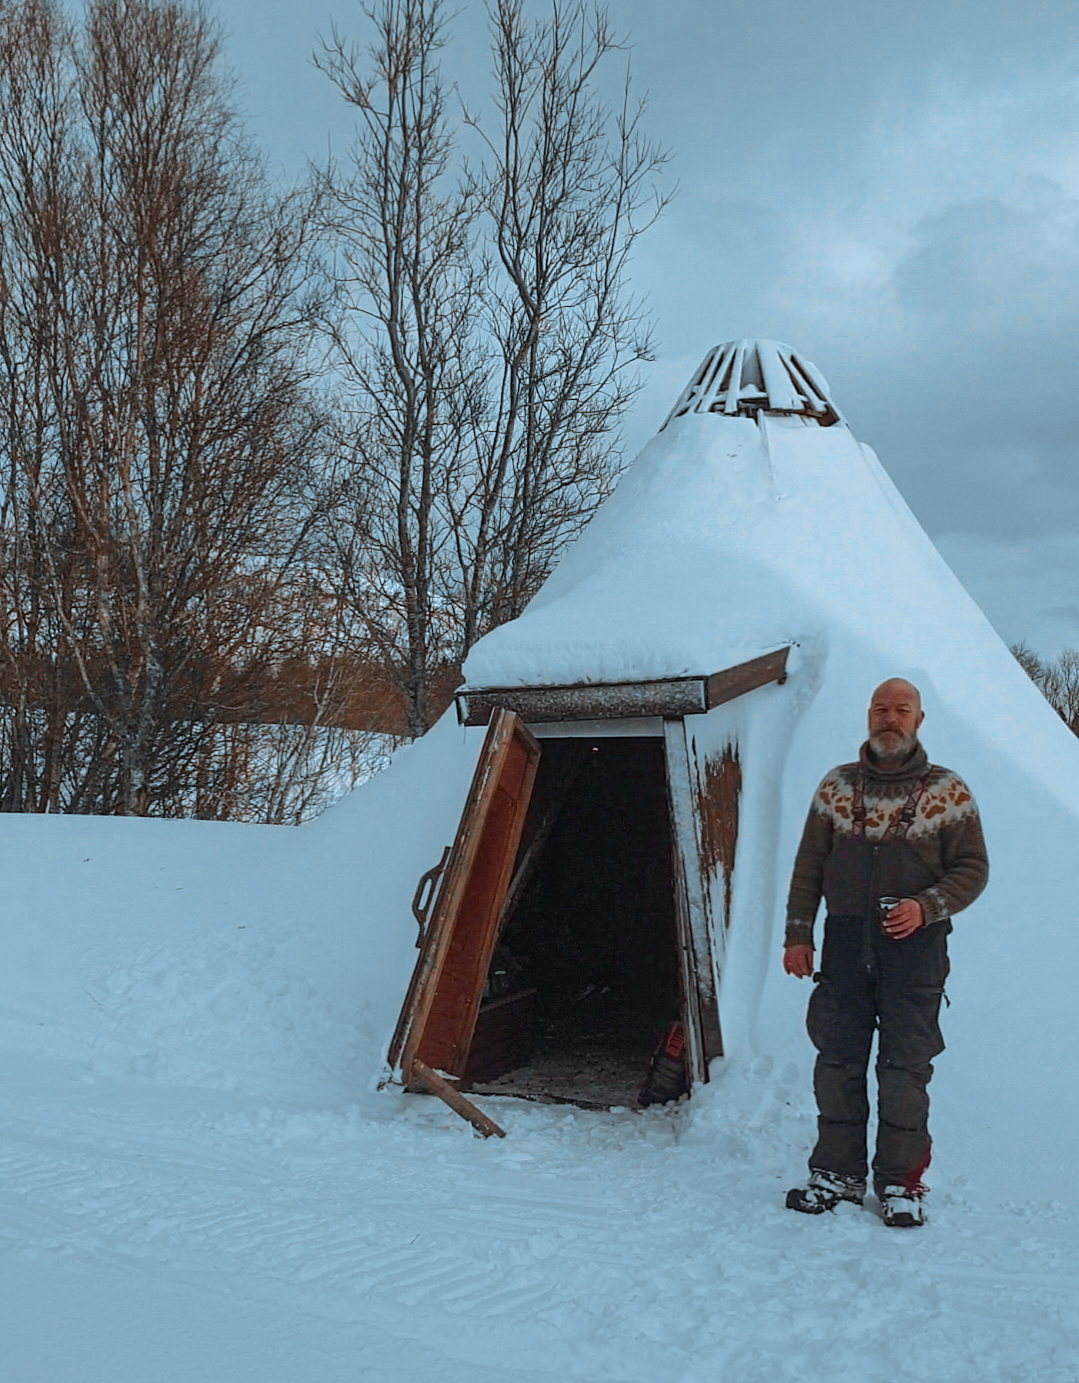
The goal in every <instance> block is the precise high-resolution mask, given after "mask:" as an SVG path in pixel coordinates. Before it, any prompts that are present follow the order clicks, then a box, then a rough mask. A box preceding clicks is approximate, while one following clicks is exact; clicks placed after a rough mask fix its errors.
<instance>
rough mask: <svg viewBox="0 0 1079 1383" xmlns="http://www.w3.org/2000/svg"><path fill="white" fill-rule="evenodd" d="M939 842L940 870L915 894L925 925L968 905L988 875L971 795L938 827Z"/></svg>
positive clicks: (985, 853)
mask: <svg viewBox="0 0 1079 1383" xmlns="http://www.w3.org/2000/svg"><path fill="white" fill-rule="evenodd" d="M957 781H958V783H959V786H960V787H961V788H962V789H963V791H964V792H965V793H967V795H968V796H969V795H970V789H969V788H967V786H966V784H965V783H963V782H962V780H957ZM940 844H941V863H942V864H943V865H944V873H943V874H942V875H941V876H940V878H939V879H938V880H937V882H936V883H935V884H934V885H933V886H932V888H927V889H925V891H924V892H922V893H919V894H918V895H917V898H918V902H919V903H921V905H922V912H923V913H924V915H925V922H926V926H930V925H932V923H934V922H943V921H944V920H945V919H946V918H949V917H954V916H955V914H956V913H957V912H961V911H962V910H963V909H964V908H966V907H969V906H970V904H971V903H973V902H974V900H975V898H977V896H978V894H979V893H981V891H982V889H983V888H985V885H986V882H987V880H988V878H989V855H988V853H987V851H986V848H985V838H984V837H983V835H982V823H981V818H980V817H979V815H978V808H977V807H976V806H975V805H974V798H973V797H970V808H969V810H968V811H966V812H964V814H963V815H962V816H961V817H959V819H958V820H957V821H952V822H949V823H948V824H947V825H945V826H944V827H943V828H942V830H941V842H940Z"/></svg>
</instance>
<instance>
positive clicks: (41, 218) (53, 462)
mask: <svg viewBox="0 0 1079 1383" xmlns="http://www.w3.org/2000/svg"><path fill="white" fill-rule="evenodd" d="M229 100H230V96H229V88H228V85H227V83H226V82H225V81H224V79H223V78H222V76H221V74H220V67H219V50H218V34H217V28H216V26H215V24H213V23H212V22H211V21H210V20H208V19H207V18H206V17H205V15H204V14H203V13H202V12H201V11H199V10H197V9H186V8H184V7H183V6H182V5H181V4H179V3H173V2H172V0H92V3H91V4H90V5H89V6H88V8H87V11H86V17H85V26H84V28H83V29H82V31H76V30H75V29H74V28H73V26H71V25H70V24H69V23H68V22H67V21H66V20H65V19H64V18H63V17H62V15H61V14H60V12H59V11H58V10H57V9H56V8H55V7H54V6H53V5H51V4H49V3H47V0H20V3H12V4H6V5H4V6H3V7H2V8H0V458H2V461H3V467H4V491H3V499H2V509H0V657H2V659H3V663H2V667H0V691H2V692H3V694H4V706H3V710H2V712H0V733H2V736H3V740H4V742H5V743H4V748H5V750H6V754H5V762H4V780H3V784H2V803H0V804H2V806H3V807H4V808H5V809H7V810H38V811H41V810H72V811H97V812H101V811H105V812H119V813H147V812H157V813H166V814H179V813H187V812H192V811H193V812H195V813H196V814H198V815H206V816H211V815H222V814H228V813H229V812H230V811H236V810H238V806H237V804H238V802H239V799H240V797H241V796H243V794H244V793H246V794H247V800H248V801H250V787H249V785H250V780H251V775H252V772H253V771H254V769H253V765H254V766H255V767H257V768H259V769H260V771H261V768H262V766H263V764H264V756H265V753H266V749H265V745H266V736H265V735H264V736H263V737H262V741H261V747H260V743H259V740H258V737H257V736H256V737H252V735H251V734H250V733H247V732H245V730H244V729H243V724H242V723H243V722H244V720H245V718H246V719H248V720H255V719H258V717H259V715H260V714H261V712H262V711H263V709H264V696H265V687H266V685H267V681H268V679H269V678H270V677H271V676H272V673H273V669H274V668H275V667H276V666H278V665H279V664H280V662H281V660H282V659H286V658H289V657H297V656H303V655H304V654H305V653H306V652H307V651H308V650H309V649H310V648H311V644H310V643H309V642H306V643H305V639H308V638H309V637H310V635H311V628H310V618H309V616H308V613H307V612H309V611H310V610H311V609H312V608H318V602H317V601H315V602H313V599H312V592H311V579H310V572H309V568H308V567H307V565H306V555H307V547H308V545H309V542H310V538H311V535H312V533H313V529H314V526H315V523H316V520H317V509H316V508H315V507H313V506H312V504H311V500H310V497H311V496H312V495H313V494H315V493H316V488H317V487H316V485H315V484H314V483H313V477H312V475H311V473H310V472H311V468H312V465H313V463H314V461H315V459H316V458H317V456H318V454H319V452H320V449H321V440H320V439H321V438H322V437H323V435H324V433H325V432H326V420H325V417H324V416H323V413H322V411H321V410H320V409H319V408H318V407H316V405H315V402H314V401H313V398H312V395H311V393H310V390H309V383H310V377H311V369H310V366H309V363H308V358H307V352H308V338H309V334H310V322H311V320H312V319H313V316H314V311H315V303H314V302H313V301H312V299H311V296H310V295H311V291H312V284H313V283H314V281H315V280H314V260H313V257H312V244H313V234H314V231H313V227H314V224H315V223H314V208H313V204H312V201H311V199H310V197H309V196H307V194H305V193H303V192H301V191H293V192H286V193H284V194H279V193H277V192H274V191H272V190H271V189H270V185H269V183H268V180H267V178H266V176H265V174H264V172H263V169H262V167H261V165H260V163H259V161H258V159H257V158H256V157H255V155H254V154H253V152H252V151H251V149H250V147H249V146H248V144H247V143H246V142H245V139H244V137H243V134H242V132H241V131H240V129H239V127H238V125H237V122H236V119H235V117H234V115H233V112H232V110H231V107H230V104H229ZM334 619H336V615H335V614H333V612H330V613H329V614H327V616H326V619H325V621H324V625H325V627H327V628H328V627H330V626H332V624H333V621H334ZM316 647H317V648H318V649H319V652H320V653H321V652H324V651H325V645H324V644H323V645H318V644H316ZM245 775H246V777H245ZM245 784H246V785H247V786H245ZM279 798H280V794H278V799H279ZM275 810H281V808H280V803H279V805H278V808H275Z"/></svg>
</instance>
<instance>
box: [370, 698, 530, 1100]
mask: <svg viewBox="0 0 1079 1383" xmlns="http://www.w3.org/2000/svg"><path fill="white" fill-rule="evenodd" d="M539 752H540V751H539V745H538V744H537V743H536V741H535V739H534V738H533V737H532V735H531V734H530V733H529V731H528V728H527V726H525V724H524V722H523V721H521V720H520V718H519V717H518V716H516V715H515V714H514V713H513V712H512V711H505V710H500V711H498V712H496V714H495V715H494V716H493V717H492V720H491V724H490V728H489V729H488V731H487V738H486V740H485V742H484V746H483V750H482V752H481V753H480V758H479V763H478V764H477V766H476V772H475V775H474V777H473V780H472V786H471V788H470V789H469V794H468V799H467V801H466V803H465V809H464V812H463V813H462V816H461V824H460V826H459V827H458V830H457V836H456V839H455V840H454V843H453V848H452V850H451V852H450V858H449V861H448V863H447V865H446V870H445V873H444V874H443V877H442V885H441V888H440V889H439V893H438V897H437V899H436V900H435V903H434V908H433V911H432V915H431V920H430V923H429V924H428V927H427V929H426V932H425V935H424V938H423V945H422V949H421V952H420V957H419V960H418V961H417V963H416V971H415V974H414V975H413V979H412V984H411V985H410V986H409V992H408V996H407V997H406V1000H405V1007H404V1009H403V1010H402V1013H401V1017H400V1019H399V1021H398V1024H397V1031H396V1033H395V1034H394V1040H393V1043H392V1045H391V1047H390V1054H389V1056H390V1064H391V1066H395V1067H396V1066H397V1065H398V1062H399V1064H400V1069H401V1073H402V1076H403V1079H404V1081H405V1083H406V1084H408V1083H409V1080H410V1077H411V1072H412V1064H413V1062H414V1061H416V1060H419V1061H421V1062H423V1064H424V1065H425V1066H428V1067H430V1068H431V1069H433V1070H435V1071H444V1072H446V1073H447V1074H449V1075H453V1076H459V1075H461V1074H462V1073H463V1071H464V1066H465V1062H466V1060H467V1057H468V1049H469V1045H470V1043H471V1041H472V1033H473V1030H474V1028H475V1025H476V1015H477V1013H478V1011H479V1005H480V1000H481V998H482V996H483V986H484V981H485V979H486V976H487V969H488V966H489V965H490V962H491V953H492V951H493V950H494V946H495V942H496V941H497V938H498V921H499V916H500V914H501V911H502V905H503V902H504V900H505V896H506V890H507V888H508V885H509V880H510V875H511V872H512V870H513V863H514V859H515V857H516V854H517V847H518V844H519V842H520V838H521V831H522V829H523V827H524V821H525V815H526V813H527V811H528V803H529V799H530V797H531V793H532V784H533V782H534V781H535V777H536V767H537V764H538V762H539Z"/></svg>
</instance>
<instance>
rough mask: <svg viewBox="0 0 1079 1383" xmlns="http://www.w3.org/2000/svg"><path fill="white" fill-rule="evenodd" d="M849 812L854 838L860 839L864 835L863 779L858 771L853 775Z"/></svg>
mask: <svg viewBox="0 0 1079 1383" xmlns="http://www.w3.org/2000/svg"><path fill="white" fill-rule="evenodd" d="M850 814H851V819H852V821H853V823H854V839H855V840H861V839H862V838H863V837H864V836H865V779H864V778H863V777H862V775H861V774H860V773H856V774H855V775H854V792H853V795H852V797H851V804H850Z"/></svg>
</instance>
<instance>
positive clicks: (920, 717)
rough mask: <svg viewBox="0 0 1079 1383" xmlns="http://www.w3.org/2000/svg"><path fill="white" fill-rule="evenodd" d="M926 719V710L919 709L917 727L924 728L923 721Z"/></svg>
mask: <svg viewBox="0 0 1079 1383" xmlns="http://www.w3.org/2000/svg"><path fill="white" fill-rule="evenodd" d="M924 719H925V712H924V711H919V712H918V724H917V725H916V726H915V729H917V730H920V729H921V728H922V721H923V720H924Z"/></svg>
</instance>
